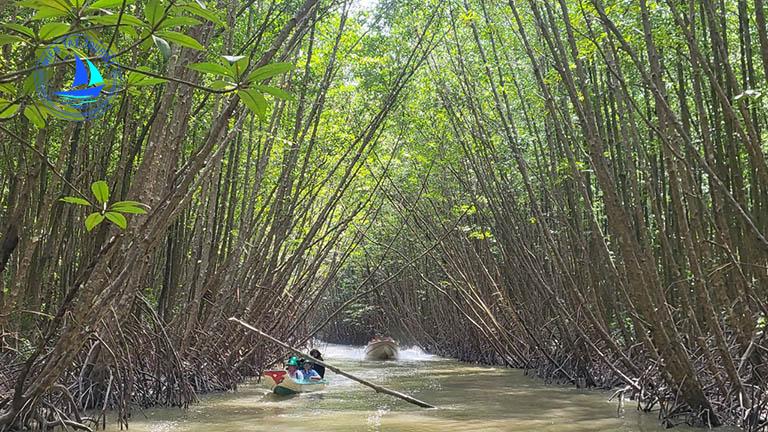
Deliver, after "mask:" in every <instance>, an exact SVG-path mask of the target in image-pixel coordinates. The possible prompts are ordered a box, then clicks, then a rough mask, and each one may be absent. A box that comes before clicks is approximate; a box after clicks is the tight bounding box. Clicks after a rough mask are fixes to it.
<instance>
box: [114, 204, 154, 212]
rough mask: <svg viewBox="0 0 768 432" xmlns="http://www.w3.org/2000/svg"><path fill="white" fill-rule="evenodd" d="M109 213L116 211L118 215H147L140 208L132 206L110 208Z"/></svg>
mask: <svg viewBox="0 0 768 432" xmlns="http://www.w3.org/2000/svg"><path fill="white" fill-rule="evenodd" d="M109 210H110V211H116V212H120V213H130V214H147V211H146V210H144V209H143V208H141V207H134V206H124V205H121V206H112V207H110V208H109Z"/></svg>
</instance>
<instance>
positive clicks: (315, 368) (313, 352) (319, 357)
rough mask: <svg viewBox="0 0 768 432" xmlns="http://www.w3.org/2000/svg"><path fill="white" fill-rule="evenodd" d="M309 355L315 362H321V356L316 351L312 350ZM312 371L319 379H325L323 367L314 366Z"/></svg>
mask: <svg viewBox="0 0 768 432" xmlns="http://www.w3.org/2000/svg"><path fill="white" fill-rule="evenodd" d="M309 355H311V356H312V358H314V359H316V360H320V361H323V356H322V354H320V351H318V350H317V349H314V348H313V349H312V351H310V352H309ZM313 369H314V370H316V371H317V373H318V375H320V378H325V366H322V365H319V364H316V365H315V366H314V367H313Z"/></svg>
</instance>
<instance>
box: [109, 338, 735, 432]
mask: <svg viewBox="0 0 768 432" xmlns="http://www.w3.org/2000/svg"><path fill="white" fill-rule="evenodd" d="M319 348H320V349H321V351H322V352H323V356H324V357H325V359H326V360H327V361H328V362H329V363H331V364H333V365H336V366H339V367H340V368H342V369H344V370H347V371H349V372H350V373H352V374H355V375H358V376H360V377H362V378H364V379H367V380H370V381H373V382H375V383H378V384H381V385H384V386H387V387H390V388H393V389H395V390H399V391H402V392H405V393H408V394H411V395H413V396H414V397H416V398H418V399H421V400H423V401H425V402H429V403H431V404H432V405H435V406H437V407H438V409H423V408H419V407H416V406H414V405H411V404H408V403H406V402H404V401H401V400H399V399H396V398H393V397H391V396H388V395H382V394H377V393H375V392H374V391H373V390H371V389H370V388H368V387H365V386H362V385H360V384H358V383H356V382H354V381H352V380H349V379H347V378H344V377H341V376H338V375H336V374H334V373H333V372H331V371H328V373H327V374H326V378H327V379H329V380H330V384H329V385H328V387H326V389H325V390H323V391H321V392H317V393H305V394H301V395H297V396H275V395H273V394H271V393H269V391H268V390H267V389H265V388H262V387H261V386H260V385H259V384H258V383H255V382H253V383H248V384H246V385H243V386H241V387H240V388H239V390H238V391H237V392H233V393H227V394H217V395H207V396H203V397H202V398H201V402H200V403H198V404H195V405H192V406H191V407H190V408H189V409H188V410H186V411H182V410H179V409H156V410H145V411H143V414H142V412H134V415H133V418H132V420H131V423H130V430H132V431H147V432H176V431H178V432H203V431H205V432H224V431H228V432H229V431H232V432H245V431H297V432H301V431H306V432H318V431H355V432H357V431H371V432H374V431H392V432H433V431H434V432H438V431H439V432H452V431H462V432H469V431H477V432H480V431H482V432H492V431H536V432H609V431H610V432H661V431H664V430H665V429H664V428H662V427H661V426H659V424H658V420H657V417H656V415H654V414H639V413H637V412H636V411H635V409H634V405H633V404H632V403H628V404H627V407H626V409H625V411H624V412H623V413H622V415H621V416H620V417H619V416H617V412H616V407H617V404H616V402H615V401H614V402H608V401H607V399H608V397H609V396H610V393H605V392H597V391H586V390H578V389H575V388H571V387H563V386H551V385H545V384H543V383H542V382H541V381H539V380H536V379H534V378H531V377H528V376H525V375H524V374H523V373H522V372H521V371H517V370H510V369H504V368H494V367H484V366H476V365H469V364H464V363H460V362H456V361H453V360H447V359H443V358H440V357H435V356H431V355H428V354H424V353H423V352H421V351H420V350H418V349H409V350H405V351H403V352H401V358H400V360H398V361H388V362H369V361H365V360H363V349H362V348H354V347H346V346H339V345H325V346H320V347H319ZM108 430H110V429H108ZM111 430H117V429H116V428H114V426H113V429H111ZM693 430H695V429H692V428H686V427H679V428H677V429H675V431H693ZM720 431H721V432H726V429H720Z"/></svg>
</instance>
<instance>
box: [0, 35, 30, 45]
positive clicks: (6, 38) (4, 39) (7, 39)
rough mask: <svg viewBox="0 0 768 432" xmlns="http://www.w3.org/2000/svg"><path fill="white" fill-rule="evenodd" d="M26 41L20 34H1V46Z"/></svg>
mask: <svg viewBox="0 0 768 432" xmlns="http://www.w3.org/2000/svg"><path fill="white" fill-rule="evenodd" d="M24 41H26V39H24V38H22V37H20V36H16V35H7V34H0V46H3V45H8V44H12V43H16V42H24Z"/></svg>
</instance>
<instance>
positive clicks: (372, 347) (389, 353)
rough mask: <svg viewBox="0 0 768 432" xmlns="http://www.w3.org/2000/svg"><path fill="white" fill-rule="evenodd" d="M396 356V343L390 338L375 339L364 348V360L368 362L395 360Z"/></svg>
mask: <svg viewBox="0 0 768 432" xmlns="http://www.w3.org/2000/svg"><path fill="white" fill-rule="evenodd" d="M397 354H398V348H397V342H395V341H394V340H393V339H392V338H383V339H378V338H377V339H374V340H372V341H370V342H368V346H366V347H365V358H367V359H368V360H396V359H397Z"/></svg>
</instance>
